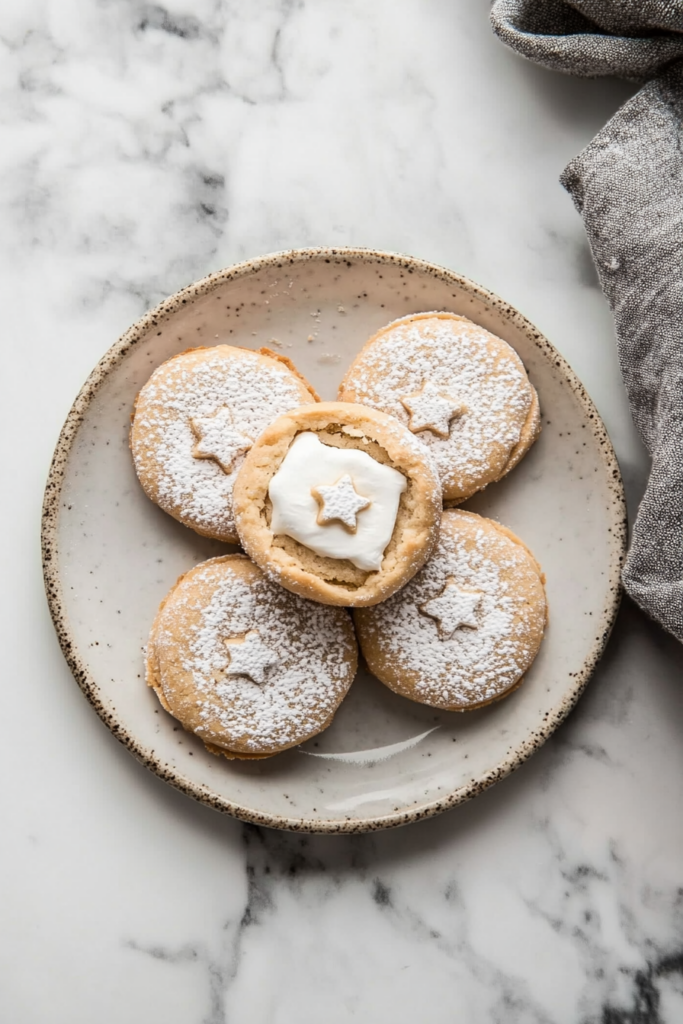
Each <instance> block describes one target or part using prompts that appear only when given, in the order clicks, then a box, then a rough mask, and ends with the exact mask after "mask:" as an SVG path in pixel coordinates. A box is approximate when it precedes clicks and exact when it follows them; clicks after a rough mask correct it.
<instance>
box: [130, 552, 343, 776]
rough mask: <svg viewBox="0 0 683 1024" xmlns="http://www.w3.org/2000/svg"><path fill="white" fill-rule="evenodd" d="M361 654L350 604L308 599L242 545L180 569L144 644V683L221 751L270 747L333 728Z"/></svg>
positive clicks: (252, 752) (269, 750)
mask: <svg viewBox="0 0 683 1024" xmlns="http://www.w3.org/2000/svg"><path fill="white" fill-rule="evenodd" d="M357 664H358V649H357V646H356V640H355V637H354V634H353V625H352V623H351V618H350V616H349V614H348V612H345V611H344V610H343V609H341V608H325V607H322V606H321V605H317V604H313V603H312V602H311V601H302V600H301V598H299V597H295V596H294V595H293V594H288V593H287V591H286V590H283V589H282V588H281V587H278V586H276V585H275V584H273V583H271V582H270V581H269V580H267V579H266V577H265V576H264V575H263V573H262V572H261V570H260V569H258V568H257V567H256V566H255V565H254V564H253V562H250V561H249V559H248V558H246V557H245V556H244V555H224V556H223V557H221V558H212V559H210V560H209V561H208V562H203V563H202V564H201V565H197V566H195V568H194V569H191V570H190V571H189V572H188V573H186V574H185V575H184V576H181V577H180V579H179V580H178V582H177V583H176V584H175V586H174V587H173V589H172V590H171V592H170V593H169V594H168V596H167V597H166V599H165V600H164V601H163V602H162V604H161V607H160V609H159V612H158V614H157V617H156V619H155V622H154V625H153V627H152V632H151V635H150V639H149V644H148V647H147V683H148V685H149V686H151V687H153V689H154V690H155V692H156V694H157V696H158V698H159V700H160V701H161V703H162V705H163V706H164V707H165V708H166V710H167V711H169V712H170V713H171V714H172V715H173V716H174V717H175V718H177V719H178V721H179V722H181V724H182V725H183V726H184V728H185V729H187V731H188V732H192V733H194V734H195V735H197V736H198V737H199V738H200V739H201V740H202V741H203V742H204V744H205V745H206V747H207V748H208V749H209V750H210V751H211V752H212V753H214V754H223V755H225V757H228V758H233V757H239V758H256V757H269V756H271V755H272V754H277V753H278V752H279V751H281V750H286V749H287V748H288V747H293V746H296V745H297V744H299V743H303V742H304V740H307V739H309V738H310V737H311V736H315V735H317V734H318V733H319V732H322V730H323V729H326V728H327V726H328V725H329V724H330V722H331V721H332V718H333V716H334V713H335V711H336V710H337V708H338V707H339V705H340V703H341V702H342V700H343V698H344V697H345V695H346V693H347V691H348V689H349V687H350V686H351V683H352V681H353V677H354V675H355V672H356V667H357Z"/></svg>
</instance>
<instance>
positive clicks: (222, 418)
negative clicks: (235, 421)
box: [190, 405, 254, 473]
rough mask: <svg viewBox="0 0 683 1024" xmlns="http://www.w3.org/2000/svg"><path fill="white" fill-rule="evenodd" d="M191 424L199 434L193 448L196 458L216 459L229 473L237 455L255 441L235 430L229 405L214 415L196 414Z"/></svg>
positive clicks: (225, 471)
mask: <svg viewBox="0 0 683 1024" xmlns="http://www.w3.org/2000/svg"><path fill="white" fill-rule="evenodd" d="M190 424H191V426H192V429H193V430H194V432H195V434H196V436H197V443H196V445H195V446H194V448H193V449H192V454H193V456H194V457H195V459H215V460H216V462H217V463H218V465H219V466H220V467H221V469H222V470H223V472H224V473H229V472H230V470H231V469H232V465H233V463H234V461H235V459H236V458H237V456H238V455H241V454H242V452H246V451H248V450H249V449H250V448H251V446H252V444H253V443H254V442H253V441H252V439H251V438H250V437H247V436H246V434H240V432H239V430H235V428H234V427H233V425H232V413H231V412H230V410H229V409H228V407H227V405H224V406H223V408H222V409H219V410H218V412H215V413H214V414H213V415H212V416H195V418H194V419H192V420H190Z"/></svg>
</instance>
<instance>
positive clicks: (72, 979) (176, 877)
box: [0, 0, 683, 1024]
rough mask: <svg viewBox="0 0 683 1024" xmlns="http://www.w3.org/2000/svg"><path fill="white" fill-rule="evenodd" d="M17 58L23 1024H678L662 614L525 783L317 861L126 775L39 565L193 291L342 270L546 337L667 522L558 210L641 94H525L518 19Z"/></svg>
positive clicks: (78, 31) (9, 306)
mask: <svg viewBox="0 0 683 1024" xmlns="http://www.w3.org/2000/svg"><path fill="white" fill-rule="evenodd" d="M0 54H1V59H0V89H1V90H2V106H1V107H0V139H1V143H0V226H1V229H2V230H1V231H0V293H1V294H2V298H3V305H2V308H3V338H4V349H3V352H4V364H3V365H4V370H5V377H4V381H5V391H4V402H3V414H4V423H5V426H4V430H5V436H6V439H7V440H6V443H5V445H4V446H3V467H4V473H5V478H6V480H7V481H9V483H8V484H6V489H5V501H4V502H3V512H4V515H5V526H4V530H3V542H4V545H5V549H6V550H5V556H4V561H3V565H4V566H5V567H6V569H5V586H4V587H3V602H4V604H3V611H2V618H3V622H5V623H8V624H9V622H10V619H11V620H12V625H11V628H9V629H8V630H7V631H6V637H7V638H6V641H5V661H4V666H3V668H4V672H3V677H4V681H5V684H4V691H3V710H4V720H5V731H4V736H3V743H2V744H0V758H2V765H3V778H4V780H5V786H4V787H3V789H4V797H3V809H4V822H5V830H4V842H3V851H2V864H3V886H2V890H3V896H2V920H3V935H4V939H3V943H2V948H1V949H0V1019H1V1020H3V1021H8V1022H9V1021H11V1022H12V1024H43V1022H44V1021H46V1020H50V1021H51V1022H54V1024H90V1022H92V1021H94V1020H97V1021H99V1022H101V1024H114V1022H119V1021H121V1020H125V1021H126V1022H127V1024H138V1022H139V1024H142V1022H143V1021H144V1022H148V1021H150V1020H163V1021H164V1022H165V1024H228V1022H233V1021H245V1020H248V1021H249V1022H250V1024H290V1022H293V1021H297V1024H313V1022H316V1024H317V1022H318V1021H319V1020H320V1019H321V1018H324V1019H325V1020H326V1021H328V1022H330V1024H346V1022H350V1021H353V1020H359V1021H387V1022H388V1021H391V1022H392V1024H399V1022H400V1024H402V1022H409V1021H410V1022H412V1021H429V1022H430V1024H441V1022H443V1024H446V1022H448V1024H452V1022H454V1021H462V1022H464V1024H465V1022H466V1024H480V1022H481V1024H488V1022H496V1024H497V1022H501V1024H576V1022H580V1024H678V1022H680V1021H681V1020H683V929H682V924H683V868H682V867H681V849H682V846H683V821H682V818H681V814H680V806H681V796H682V784H681V779H682V778H683V771H682V769H683V689H682V688H681V662H682V659H681V651H680V648H679V647H678V646H677V645H676V644H675V643H674V642H673V641H672V640H670V639H669V638H667V637H665V636H664V635H663V634H662V633H660V632H659V631H658V630H657V629H656V628H654V627H653V626H652V625H651V624H650V623H648V622H647V621H646V620H645V619H644V618H643V617H642V616H641V615H640V614H639V613H638V612H637V611H636V610H634V609H633V608H632V607H631V606H628V605H627V606H626V607H625V608H624V609H623V611H622V614H621V618H620V623H619V625H618V627H617V630H616V632H615V636H614V638H613V640H612V643H611V645H610V648H609V650H608V653H607V655H606V657H605V659H604V661H603V663H602V665H601V667H600V670H599V671H598V673H597V675H596V677H595V679H594V681H593V682H592V683H591V685H590V687H589V689H588V691H587V693H586V695H585V697H584V698H583V699H582V701H581V703H580V705H579V707H578V709H577V710H576V712H575V713H574V714H573V715H572V717H571V719H570V720H569V721H568V722H567V724H566V725H565V726H564V727H563V728H562V729H561V730H560V731H559V733H558V734H557V735H556V737H555V738H554V739H553V740H551V741H550V742H549V743H548V744H547V745H546V747H545V748H544V749H543V750H541V751H540V752H539V753H538V754H537V755H536V756H535V757H534V758H533V759H532V760H531V761H530V762H529V763H528V764H527V765H525V766H524V767H523V768H522V769H520V770H519V771H518V772H517V773H516V774H515V775H514V776H512V777H511V778H510V779H508V780H506V781H505V782H503V783H502V784H500V785H499V786H497V787H495V788H494V789H493V790H491V791H489V792H487V793H485V794H484V795H483V796H481V797H479V798H478V799H477V800H476V801H474V802H473V803H471V804H469V805H466V806H463V807H461V808H456V809H455V810H454V811H453V812H451V813H448V814H446V815H444V816H442V817H441V818H438V819H434V820H432V821H428V822H425V823H422V824H418V825H414V826H410V827H408V828H406V829H404V830H400V831H394V832H387V833H384V834H379V835H374V836H361V837H348V838H341V837H302V836H296V835H289V834H284V833H283V834H280V833H276V832H270V831H267V830H259V829H256V828H253V827H249V826H242V825H240V824H239V823H237V822H234V821H232V820H231V819H228V818H221V817H219V816H218V815H216V814H214V813H213V812H211V811H208V810H207V809H205V808H202V807H200V806H198V805H195V804H193V803H192V802H191V801H189V800H187V799H186V798H183V797H182V796H181V795H179V794H178V793H176V792H174V791H172V790H170V789H169V788H167V787H165V786H164V785H163V784H162V783H160V782H159V781H158V780H157V779H155V778H153V777H152V776H150V775H149V774H147V773H146V772H145V771H144V770H143V769H142V768H141V767H140V766H138V765H137V764H136V763H135V762H134V761H133V760H132V759H131V758H130V757H129V755H128V754H127V753H126V752H125V751H124V750H123V749H121V748H119V747H118V745H117V744H116V743H115V741H114V740H113V739H112V738H111V736H109V734H108V733H107V732H106V730H104V729H103V727H102V726H101V724H100V723H99V722H98V721H97V719H96V718H95V716H94V715H93V714H92V711H91V709H90V708H89V707H88V706H87V704H86V702H85V701H84V700H83V698H82V697H81V695H80V693H79V692H78V690H77V689H76V687H75V686H74V684H73V682H72V680H71V678H70V676H69V673H68V670H67V669H66V666H65V665H64V663H63V661H62V658H61V655H60V652H59V650H58V648H57V645H56V642H55V639H54V636H53V632H52V627H51V624H50V621H49V617H48V614H47V611H46V609H45V606H44V601H43V597H42V592H41V579H40V568H39V563H38V556H37V544H36V534H37V526H38V514H39V504H40V498H41V490H42V484H43V481H44V477H45V473H46V470H47V466H48V462H49V458H50V454H51V451H52V448H53V445H54V442H55V439H56V435H57V432H58V429H59V427H60V425H61V422H62V421H63V419H64V416H65V414H66V411H67V409H68V406H69V403H70V401H71V399H72V397H73V395H74V394H75V392H76V390H77V389H78V387H79V386H80V384H81V382H82V380H83V379H84V378H85V376H86V374H87V373H88V372H89V370H90V368H91V366H92V365H93V364H94V362H95V361H96V360H97V359H98V358H99V356H100V355H101V354H102V353H103V352H104V350H105V349H106V348H107V347H108V346H109V345H110V344H111V343H112V342H113V340H114V339H115V338H116V336H117V335H118V334H119V333H121V331H122V330H124V329H125V328H126V327H127V326H128V324H129V323H130V322H131V321H132V320H133V319H135V318H136V317H137V316H138V315H140V314H141V313H142V312H143V311H144V309H145V308H147V307H148V306H149V305H151V304H152V303H154V302H156V301H157V300H158V299H159V298H161V297H163V296H164V295H166V294H168V293H170V292H172V291H173V290H175V289H176V288H178V287H179V286H181V285H183V284H185V283H188V282H189V281H191V280H192V279H195V278H197V277H200V276H202V275H203V274H205V273H208V272H210V271H211V270H213V269H217V268H219V267H221V266H224V265H227V264H229V263H231V262H234V261H236V260H238V259H241V258H243V257H247V256H252V255H257V254H258V253H261V252H267V251H272V250H274V249H278V248H285V247H292V246H299V245H308V244H355V245H370V246H378V247H382V248H386V249H396V250H403V251H409V252H412V253H414V254H416V255H419V256H423V257H426V258H428V259H432V260H434V261H436V262H442V263H444V264H446V265H448V266H452V267H454V268H455V269H457V270H459V271H460V272H462V273H465V274H467V275H468V276H470V277H472V278H474V279H475V280H479V281H481V282H482V283H483V284H485V285H487V286H488V287H490V288H492V289H493V290H494V291H497V292H498V293H499V294H501V295H502V296H503V297H505V298H508V299H509V300H510V301H511V302H512V303H514V304H515V305H517V306H518V307H519V308H520V309H522V310H523V311H524V312H526V313H527V314H528V315H529V316H530V318H531V319H532V320H533V321H534V322H536V323H537V324H538V326H539V327H540V328H541V329H542V330H544V331H545V333H546V334H547V335H548V336H549V337H550V339H551V340H552V341H553V342H554V343H555V344H557V346H558V347H559V348H560V349H561V351H562V352H563V353H564V354H565V355H566V356H567V358H568V359H569V361H570V362H571V363H572V365H573V366H574V368H575V369H576V371H577V372H578V374H579V376H580V377H581V378H582V379H583V381H584V383H585V384H586V386H587V388H588V390H589V391H590V393H591V394H592V396H593V397H594V399H595V400H596V402H597V404H598V407H599V408H600V411H601V413H602V415H603V417H604V419H605V421H606V423H607V426H608V428H609V430H610V432H611V435H612V438H613V440H614V443H615V446H616V449H617V454H618V455H619V458H620V461H621V464H622V467H623V470H624V475H625V479H626V483H627V488H628V492H629V498H630V501H631V503H632V507H634V504H635V502H637V500H638V497H639V494H640V493H641V492H642V487H643V483H644V470H645V459H644V455H643V452H642V449H641V448H640V446H639V444H638V441H637V438H636V435H635V433H634V431H633V428H632V425H631V423H630V420H629V416H628V409H627V406H626V401H625V397H624V395H623V391H622V387H621V383H620V380H619V376H618V368H617V361H616V355H615V351H614V344H613V336H612V327H611V322H610V317H609V314H608V311H607V308H606V305H605V303H604V300H603V298H602V296H601V294H600V291H599V289H598V287H597V282H596V279H595V275H594V272H593V269H592V265H591V262H590V257H589V254H588V250H587V247H586V244H585V240H584V236H583V229H582V226H581V223H580V221H579V218H578V217H577V216H576V214H575V213H574V211H573V208H572V205H571V202H570V200H569V199H568V197H567V196H566V195H565V194H564V193H563V191H562V189H561V188H560V186H559V184H558V182H557V177H558V174H559V172H560V170H561V169H562V168H563V167H564V165H565V164H566V162H567V160H568V159H569V158H570V157H571V156H572V155H573V154H574V153H576V152H577V151H578V150H579V149H580V148H581V147H582V146H583V145H585V144H586V142H587V141H588V140H589V139H590V138H592V137H593V135H594V134H595V132H596V131H597V129H598V128H599V127H600V126H601V125H602V124H603V123H604V121H605V120H606V119H607V118H608V117H609V116H610V115H611V113H612V112H613V111H614V110H616V109H617V107H618V106H619V105H620V103H621V102H622V100H623V99H624V98H625V97H626V96H627V95H628V94H629V91H630V87H629V86H626V85H624V84H620V83H615V82H589V81H576V80H572V79H565V78H562V77H560V76H553V75H551V74H549V73H546V72H543V71H541V70H539V69H538V68H534V67H531V66H528V65H526V64H524V63H523V62H522V61H520V60H518V59H516V58H515V57H513V56H512V55H510V54H509V53H507V52H506V51H505V50H504V49H503V48H502V47H500V45H499V44H498V43H497V42H496V41H495V39H494V38H493V37H492V36H491V34H490V31H489V27H488V5H487V4H486V3H485V2H484V0H459V2H458V3H453V2H452V0H377V2H375V3H373V4H368V3H363V2H361V0H343V2H338V3H333V2H331V0H320V2H316V3H314V2H313V0H298V2H295V0H263V2H261V3H258V4H256V3H248V2H247V0H241V2H237V0H193V2H192V3H190V0H168V2H167V3H165V4H148V3H142V2H136V0H122V2H120V3H107V2H104V0H99V2H97V0H95V2H87V0H62V2H59V3H58V2H57V0H26V2H24V3H19V2H18V0H11V2H9V3H6V4H5V5H4V6H3V7H2V9H1V10H0ZM134 585H135V581H134V580H131V586H134Z"/></svg>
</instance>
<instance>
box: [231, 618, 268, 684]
mask: <svg viewBox="0 0 683 1024" xmlns="http://www.w3.org/2000/svg"><path fill="white" fill-rule="evenodd" d="M226 643H227V645H228V651H229V652H230V664H229V665H228V667H227V668H226V670H225V673H226V675H229V676H248V677H249V679H252V680H253V681H254V682H255V683H262V682H263V681H264V680H265V678H266V672H267V670H268V669H269V668H272V666H273V665H276V664H277V662H278V656H277V654H275V652H274V651H272V650H271V649H270V647H267V646H266V645H265V644H264V643H263V641H262V640H261V637H260V636H259V635H258V632H257V630H255V629H252V630H250V631H249V632H248V633H245V635H244V636H243V637H233V638H232V639H230V640H227V641H226Z"/></svg>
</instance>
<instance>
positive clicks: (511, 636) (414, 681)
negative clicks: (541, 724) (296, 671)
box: [354, 509, 547, 711]
mask: <svg viewBox="0 0 683 1024" xmlns="http://www.w3.org/2000/svg"><path fill="white" fill-rule="evenodd" d="M546 619H547V606H546V596H545V577H544V576H543V573H542V571H541V568H540V566H539V565H538V562H537V561H536V559H535V558H534V556H533V555H532V554H531V552H530V551H529V549H528V548H527V547H526V546H525V545H524V544H523V543H522V541H521V540H519V538H517V537H515V535H514V534H513V533H511V532H510V530H508V529H506V528H505V527H504V526H500V524H499V523H496V522H493V520H491V519H484V518H483V517H482V516H478V515H475V514H474V513H473V512H465V511H462V510H460V509H447V510H446V511H444V513H443V518H442V522H441V532H440V535H439V541H438V544H437V546H436V549H435V551H434V554H433V555H432V556H431V558H430V559H429V561H428V562H427V564H426V565H425V567H424V568H423V569H422V571H421V572H420V573H418V574H417V576H415V578H414V579H413V580H411V582H410V583H409V584H408V585H407V586H406V587H404V589H403V590H401V591H400V592H399V593H398V594H394V596H393V597H391V598H389V600H388V601H386V602H384V603H383V604H380V605H377V606H376V607H374V608H361V609H357V610H356V611H355V612H354V620H355V625H356V634H357V636H358V642H359V644H360V647H361V650H362V652H363V655H364V657H365V660H366V661H367V663H368V666H369V668H370V670H371V671H372V672H374V674H375V675H376V676H377V677H378V678H379V679H381V680H382V682H383V683H385V684H386V685H387V686H388V687H389V688H390V689H392V690H394V691H395V692H396V693H400V694H402V695H403V696H404V697H408V698H409V699H410V700H414V701H418V702H419V703H421V704H429V705H430V706H432V707H436V708H443V709H444V710H448V711H468V710H472V709H474V708H480V707H484V706H485V705H486V704H491V703H492V702H493V701H496V700H499V699H500V698H501V697H505V696H506V695H507V694H509V693H511V692H512V691H513V690H514V689H516V688H517V686H519V684H520V683H521V682H522V678H523V676H524V673H525V672H526V671H527V670H528V669H529V667H530V666H531V664H532V662H533V660H534V658H535V657H536V655H537V653H538V650H539V647H540V645H541V641H542V639H543V634H544V630H545V626H546Z"/></svg>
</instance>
